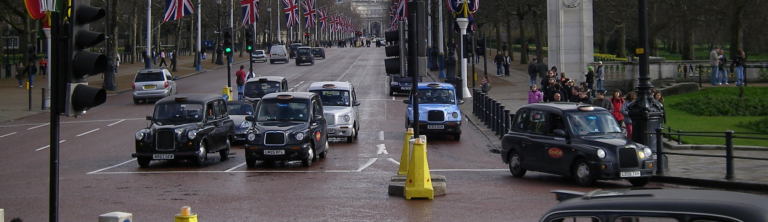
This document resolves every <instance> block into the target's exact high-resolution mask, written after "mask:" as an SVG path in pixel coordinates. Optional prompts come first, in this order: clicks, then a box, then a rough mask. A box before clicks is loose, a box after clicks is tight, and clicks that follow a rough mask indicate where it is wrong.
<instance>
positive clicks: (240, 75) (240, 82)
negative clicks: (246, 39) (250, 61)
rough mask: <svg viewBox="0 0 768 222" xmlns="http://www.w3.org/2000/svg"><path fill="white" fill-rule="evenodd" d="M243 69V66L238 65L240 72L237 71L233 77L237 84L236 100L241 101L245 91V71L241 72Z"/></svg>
mask: <svg viewBox="0 0 768 222" xmlns="http://www.w3.org/2000/svg"><path fill="white" fill-rule="evenodd" d="M244 68H245V66H244V65H240V70H237V72H236V73H235V76H236V77H237V80H236V81H235V83H236V84H237V100H242V99H243V91H244V90H245V71H243V69H244Z"/></svg>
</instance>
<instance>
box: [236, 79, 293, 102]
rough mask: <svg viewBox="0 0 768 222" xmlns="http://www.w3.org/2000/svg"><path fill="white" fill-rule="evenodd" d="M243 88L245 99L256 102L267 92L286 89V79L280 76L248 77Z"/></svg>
mask: <svg viewBox="0 0 768 222" xmlns="http://www.w3.org/2000/svg"><path fill="white" fill-rule="evenodd" d="M244 88H245V91H243V95H244V96H245V97H244V98H245V100H248V101H251V102H254V103H257V101H258V100H259V99H261V97H264V95H267V94H269V93H273V92H286V91H288V80H287V79H286V78H285V77H282V76H259V77H255V78H250V79H248V80H247V81H246V82H245V87H244Z"/></svg>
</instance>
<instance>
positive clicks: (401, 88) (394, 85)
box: [389, 75, 421, 96]
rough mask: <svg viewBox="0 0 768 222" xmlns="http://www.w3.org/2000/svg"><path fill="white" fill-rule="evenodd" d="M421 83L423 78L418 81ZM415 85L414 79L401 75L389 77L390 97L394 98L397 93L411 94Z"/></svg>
mask: <svg viewBox="0 0 768 222" xmlns="http://www.w3.org/2000/svg"><path fill="white" fill-rule="evenodd" d="M418 81H419V82H421V78H419V80H418ZM412 85H413V78H412V77H410V76H406V77H402V76H400V75H389V95H390V96H394V95H395V94H396V93H405V94H408V93H410V92H411V87H412Z"/></svg>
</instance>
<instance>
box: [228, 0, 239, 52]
mask: <svg viewBox="0 0 768 222" xmlns="http://www.w3.org/2000/svg"><path fill="white" fill-rule="evenodd" d="M233 1H235V0H229V27H230V28H232V32H233V33H232V40H231V41H232V43H233V44H234V43H235V38H236V37H235V36H236V35H235V33H237V32H236V31H235V29H234V24H235V23H234V20H233V18H232V14H234V8H235V5H234V4H233V3H232V2H233ZM235 48H237V47H235ZM234 55H235V52H234V51H232V56H229V61H228V62H229V63H230V64H232V63H234V60H235V58H233V57H235V56H234ZM229 66H232V65H229Z"/></svg>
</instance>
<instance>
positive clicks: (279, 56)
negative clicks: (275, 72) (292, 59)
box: [269, 45, 289, 64]
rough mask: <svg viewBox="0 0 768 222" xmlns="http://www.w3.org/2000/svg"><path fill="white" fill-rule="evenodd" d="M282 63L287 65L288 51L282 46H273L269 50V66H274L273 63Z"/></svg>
mask: <svg viewBox="0 0 768 222" xmlns="http://www.w3.org/2000/svg"><path fill="white" fill-rule="evenodd" d="M278 61H283V62H285V63H288V61H289V58H288V50H287V49H285V46H284V45H273V46H272V47H270V48H269V64H275V62H278Z"/></svg>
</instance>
